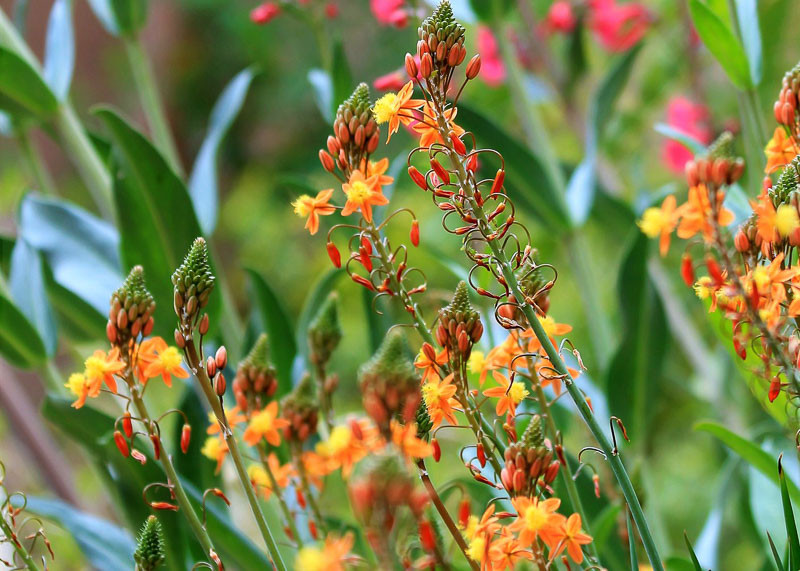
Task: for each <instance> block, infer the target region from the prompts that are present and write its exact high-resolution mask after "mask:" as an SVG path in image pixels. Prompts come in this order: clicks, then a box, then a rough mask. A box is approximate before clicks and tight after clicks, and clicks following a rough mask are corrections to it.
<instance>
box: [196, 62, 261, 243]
mask: <svg viewBox="0 0 800 571" xmlns="http://www.w3.org/2000/svg"><path fill="white" fill-rule="evenodd" d="M254 75H255V71H254V70H253V69H252V68H247V69H245V70H244V71H241V72H239V73H238V74H237V75H236V77H234V78H233V79H232V80H231V82H230V83H229V84H228V85H227V86H226V87H225V89H224V90H223V92H222V94H221V95H220V96H219V99H218V100H217V102H216V103H215V104H214V108H213V109H212V110H211V118H210V119H209V123H208V131H207V132H206V137H205V139H204V140H203V144H202V146H201V147H200V152H198V153H197V158H196V159H195V162H194V167H192V174H191V176H190V177H189V195H190V196H191V197H192V202H193V203H194V209H195V212H196V213H197V218H198V222H199V223H200V227H201V228H202V230H203V232H204V233H205V234H206V235H211V234H213V232H214V228H215V227H216V225H217V216H218V211H219V189H218V188H217V155H218V154H219V148H220V144H221V143H222V139H223V138H224V137H225V134H226V133H227V132H228V129H230V126H231V124H233V121H234V119H236V116H237V115H238V114H239V111H240V110H241V109H242V105H243V104H244V99H245V97H246V96H247V91H248V89H249V88H250V83H251V82H252V80H253V77H254Z"/></svg>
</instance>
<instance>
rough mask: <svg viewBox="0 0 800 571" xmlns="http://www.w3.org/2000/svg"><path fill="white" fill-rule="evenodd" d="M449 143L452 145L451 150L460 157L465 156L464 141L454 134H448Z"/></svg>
mask: <svg viewBox="0 0 800 571" xmlns="http://www.w3.org/2000/svg"><path fill="white" fill-rule="evenodd" d="M450 142H451V143H453V149H454V150H455V151H456V152H457V153H458V154H459V155H461V156H464V155H466V154H467V147H466V145H464V141H462V140H461V139H459V138H458V137H457V136H456V134H455V133H452V132H451V133H450Z"/></svg>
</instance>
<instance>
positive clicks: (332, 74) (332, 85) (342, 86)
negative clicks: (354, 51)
mask: <svg viewBox="0 0 800 571" xmlns="http://www.w3.org/2000/svg"><path fill="white" fill-rule="evenodd" d="M331 51H332V54H333V57H332V60H331V65H332V69H331V70H330V71H327V70H323V69H318V68H315V69H311V70H309V72H308V76H307V77H308V82H309V83H310V84H311V87H312V88H313V90H314V101H315V102H316V104H317V108H318V109H319V112H320V113H321V114H322V117H323V118H324V119H325V121H326V122H327V123H328V124H330V125H332V124H333V119H334V117H336V109H338V107H339V105H340V104H341V103H342V102H343V101H344V100H345V99H347V98H348V97H350V94H351V93H352V92H353V89H354V85H353V76H352V74H351V73H350V66H349V64H348V63H347V55H346V54H345V52H344V46H343V44H342V42H341V41H338V40H337V41H336V42H334V44H333V47H332V48H331Z"/></svg>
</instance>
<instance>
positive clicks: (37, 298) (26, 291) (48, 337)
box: [8, 238, 57, 356]
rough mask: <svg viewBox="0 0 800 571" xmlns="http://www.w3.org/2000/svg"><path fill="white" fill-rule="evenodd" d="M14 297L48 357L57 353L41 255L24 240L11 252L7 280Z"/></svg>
mask: <svg viewBox="0 0 800 571" xmlns="http://www.w3.org/2000/svg"><path fill="white" fill-rule="evenodd" d="M8 286H9V289H10V291H11V297H12V299H13V300H14V303H15V304H16V306H17V307H18V308H19V309H20V311H22V313H24V314H25V317H27V318H28V321H30V323H31V325H33V326H34V327H35V328H36V331H37V333H38V334H39V337H40V338H41V340H42V341H43V342H44V346H45V349H46V350H47V354H48V355H51V356H52V355H53V354H54V353H55V352H56V343H57V335H56V322H55V318H54V316H53V308H52V307H51V306H50V302H49V300H48V299H47V289H46V282H45V274H44V267H43V265H42V259H41V257H40V255H39V252H38V251H37V250H36V249H35V248H34V247H33V246H31V245H30V244H29V243H28V242H27V241H26V240H25V239H24V238H19V239H17V241H16V243H15V244H14V250H13V251H12V252H11V272H10V274H9V277H8Z"/></svg>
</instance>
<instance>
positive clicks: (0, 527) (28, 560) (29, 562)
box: [0, 516, 39, 571]
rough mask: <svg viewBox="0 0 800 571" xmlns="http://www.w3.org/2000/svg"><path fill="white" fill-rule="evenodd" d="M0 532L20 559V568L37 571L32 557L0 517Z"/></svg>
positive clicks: (3, 518) (4, 519)
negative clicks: (21, 564) (21, 565)
mask: <svg viewBox="0 0 800 571" xmlns="http://www.w3.org/2000/svg"><path fill="white" fill-rule="evenodd" d="M0 531H2V532H3V535H4V536H5V538H6V539H7V541H8V542H9V543H11V545H12V546H13V547H14V551H16V553H17V555H19V557H20V559H22V563H23V567H22V568H24V569H29V570H30V571H38V569H39V568H38V567H37V566H36V563H34V562H33V557H31V554H30V553H29V552H28V550H27V549H26V548H25V546H24V545H22V542H21V541H19V542H18V541H17V534H16V533H14V530H13V529H11V526H10V525H8V522H7V521H6V518H5V517H3V516H0ZM17 569H20V567H17Z"/></svg>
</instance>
